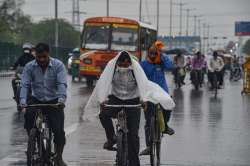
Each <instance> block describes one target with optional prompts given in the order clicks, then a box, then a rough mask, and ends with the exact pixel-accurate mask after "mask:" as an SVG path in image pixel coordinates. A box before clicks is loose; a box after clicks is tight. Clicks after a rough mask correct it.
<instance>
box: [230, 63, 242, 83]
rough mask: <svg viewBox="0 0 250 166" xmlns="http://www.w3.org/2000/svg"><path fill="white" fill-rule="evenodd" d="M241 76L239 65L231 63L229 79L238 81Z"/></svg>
mask: <svg viewBox="0 0 250 166" xmlns="http://www.w3.org/2000/svg"><path fill="white" fill-rule="evenodd" d="M241 78H242V71H241V68H240V65H237V64H235V65H232V67H231V74H230V80H231V81H239V80H240V79H241Z"/></svg>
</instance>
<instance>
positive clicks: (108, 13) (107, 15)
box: [107, 0, 109, 17]
mask: <svg viewBox="0 0 250 166" xmlns="http://www.w3.org/2000/svg"><path fill="white" fill-rule="evenodd" d="M107 17H109V0H107Z"/></svg>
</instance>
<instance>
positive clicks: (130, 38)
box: [111, 24, 138, 51]
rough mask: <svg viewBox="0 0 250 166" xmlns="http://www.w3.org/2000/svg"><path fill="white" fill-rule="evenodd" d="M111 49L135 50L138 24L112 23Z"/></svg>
mask: <svg viewBox="0 0 250 166" xmlns="http://www.w3.org/2000/svg"><path fill="white" fill-rule="evenodd" d="M111 39H112V40H111V50H127V51H136V49H137V45H138V26H136V25H124V24H113V27H112V38H111Z"/></svg>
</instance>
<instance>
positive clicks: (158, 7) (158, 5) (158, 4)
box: [156, 0, 160, 34]
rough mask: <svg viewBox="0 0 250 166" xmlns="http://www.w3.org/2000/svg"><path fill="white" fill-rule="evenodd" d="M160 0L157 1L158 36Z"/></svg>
mask: <svg viewBox="0 0 250 166" xmlns="http://www.w3.org/2000/svg"><path fill="white" fill-rule="evenodd" d="M159 1H160V0H157V25H156V29H157V34H158V31H159V17H160V2H159Z"/></svg>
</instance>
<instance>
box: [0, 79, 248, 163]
mask: <svg viewBox="0 0 250 166" xmlns="http://www.w3.org/2000/svg"><path fill="white" fill-rule="evenodd" d="M69 80H70V79H69ZM69 82H70V81H69ZM168 83H169V84H170V90H171V94H173V97H174V99H175V101H176V104H177V106H176V108H175V110H174V111H173V115H172V119H171V121H170V123H169V125H170V126H171V127H173V128H174V129H175V131H176V134H175V135H174V136H165V137H164V138H163V144H162V165H175V166H203V165H204V166H249V165H250V157H249V156H250V130H249V129H250V96H246V95H244V96H242V95H241V94H240V91H241V86H242V83H241V82H233V83H231V82H229V81H225V87H224V89H222V90H219V95H218V99H214V97H213V92H210V91H208V88H207V86H206V85H205V86H204V87H203V88H202V89H201V90H200V91H195V90H193V87H192V86H191V85H190V83H189V80H188V78H187V80H186V83H187V85H185V86H184V87H182V88H181V89H179V90H176V89H175V88H174V86H173V85H172V81H171V78H169V80H168ZM0 92H1V94H0V131H1V134H0V165H1V166H5V165H6V166H7V165H9V166H12V165H26V164H25V153H24V151H25V149H26V141H27V137H26V134H25V131H24V130H23V127H22V126H23V118H22V115H21V116H18V114H17V113H16V111H15V109H16V107H15V103H14V101H13V100H12V99H11V97H12V91H11V87H10V78H0ZM91 92H92V89H89V88H86V87H85V84H84V83H72V84H71V83H69V88H68V101H67V106H66V109H65V118H66V119H65V130H66V133H67V145H66V149H65V153H64V158H65V160H66V161H67V163H68V164H69V165H70V166H85V165H89V166H94V165H98V166H106V165H107V166H110V165H112V164H113V163H114V161H113V159H114V157H115V154H114V153H113V152H107V151H104V150H102V145H103V142H104V141H105V136H104V131H103V130H102V128H101V127H100V123H99V121H96V122H81V119H80V117H81V115H82V114H83V112H82V108H83V107H84V105H85V104H86V102H87V99H88V97H89V95H90V94H91ZM142 115H143V114H142ZM143 125H144V119H143V116H142V119H141V127H140V137H141V149H143V148H144V146H145V142H144V131H143ZM141 163H142V164H141V165H149V158H148V157H142V158H141Z"/></svg>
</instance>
